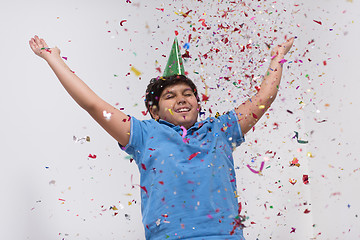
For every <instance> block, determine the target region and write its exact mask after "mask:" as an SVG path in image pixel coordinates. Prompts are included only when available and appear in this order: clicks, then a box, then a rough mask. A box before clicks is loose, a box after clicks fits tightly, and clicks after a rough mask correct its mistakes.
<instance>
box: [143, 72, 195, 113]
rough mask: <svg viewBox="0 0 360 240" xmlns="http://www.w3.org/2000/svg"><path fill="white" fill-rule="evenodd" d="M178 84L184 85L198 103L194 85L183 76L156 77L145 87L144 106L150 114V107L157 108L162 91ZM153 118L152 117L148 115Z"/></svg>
mask: <svg viewBox="0 0 360 240" xmlns="http://www.w3.org/2000/svg"><path fill="white" fill-rule="evenodd" d="M178 83H185V84H187V85H189V87H190V88H191V89H192V90H193V92H194V95H195V97H196V99H197V101H198V102H200V98H199V96H198V91H197V88H196V85H195V84H194V83H193V81H191V80H190V79H189V78H188V77H186V76H184V75H172V76H168V77H157V78H153V79H151V80H150V83H149V85H148V86H147V89H146V93H145V106H146V108H147V110H148V111H149V113H150V107H151V106H156V107H157V108H158V107H159V99H160V96H161V94H162V92H163V90H164V89H165V88H166V87H168V86H172V85H175V84H178ZM150 116H151V117H152V118H153V116H152V115H151V114H150Z"/></svg>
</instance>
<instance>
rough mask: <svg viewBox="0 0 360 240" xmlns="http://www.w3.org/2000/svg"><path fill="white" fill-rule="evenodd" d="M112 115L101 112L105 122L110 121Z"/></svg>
mask: <svg viewBox="0 0 360 240" xmlns="http://www.w3.org/2000/svg"><path fill="white" fill-rule="evenodd" d="M111 115H112V113H108V112H106V111H105V110H104V111H103V116H104V118H106V120H110V118H111Z"/></svg>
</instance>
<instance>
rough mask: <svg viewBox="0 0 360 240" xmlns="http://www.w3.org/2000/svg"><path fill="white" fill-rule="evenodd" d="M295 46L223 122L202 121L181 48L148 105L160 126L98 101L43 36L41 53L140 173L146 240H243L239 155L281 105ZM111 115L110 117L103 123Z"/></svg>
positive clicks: (281, 52) (280, 51)
mask: <svg viewBox="0 0 360 240" xmlns="http://www.w3.org/2000/svg"><path fill="white" fill-rule="evenodd" d="M293 41H294V39H293V38H292V39H289V40H288V41H286V42H285V43H283V44H282V45H279V46H276V47H275V48H274V50H273V51H272V54H271V55H272V60H271V62H270V67H269V70H268V72H267V73H266V74H265V76H264V80H263V82H262V84H261V89H260V90H259V92H258V93H257V94H256V95H255V96H254V97H253V98H251V99H249V100H247V101H246V102H244V103H243V104H241V105H240V106H239V107H237V108H235V109H233V110H231V111H229V112H227V113H226V114H223V115H221V116H219V117H209V118H207V119H205V120H204V121H200V122H198V121H197V117H198V114H199V113H200V109H201V106H200V100H199V97H198V91H197V89H196V86H195V85H194V83H193V82H192V81H191V80H190V79H188V78H187V77H186V76H184V74H183V72H184V70H183V66H182V61H181V57H179V55H180V54H179V52H178V45H177V42H176V41H175V42H174V44H173V49H172V52H173V51H175V54H170V56H174V55H175V56H176V59H175V60H174V61H173V59H169V62H168V65H167V67H166V69H165V74H164V76H163V77H158V78H154V79H152V80H151V82H150V84H149V85H148V88H147V90H146V99H145V105H146V107H147V109H148V110H149V112H150V114H151V117H152V118H153V119H150V120H143V121H140V120H138V119H136V118H135V117H133V116H132V117H131V118H129V116H127V115H126V114H124V113H123V112H122V111H120V110H118V109H116V108H114V107H112V106H111V105H110V104H108V103H106V102H105V101H104V100H102V99H101V98H99V97H98V96H97V95H96V94H95V93H94V92H93V91H92V90H91V89H90V88H89V87H88V86H87V85H86V84H85V83H84V82H83V81H82V80H81V79H80V78H78V77H77V76H76V75H75V74H74V73H73V72H72V71H71V70H70V69H69V68H68V66H67V65H66V64H65V63H64V61H63V60H62V59H61V57H60V50H59V49H58V48H51V49H50V48H48V46H47V44H46V43H45V41H44V40H43V39H39V38H38V37H37V36H35V37H34V38H32V39H31V40H30V46H31V48H32V50H33V51H34V53H35V54H36V55H38V56H40V57H42V58H44V59H45V60H46V61H47V62H48V64H49V65H50V67H51V68H52V69H53V71H54V73H55V74H56V76H57V77H58V79H59V80H60V82H61V84H62V85H63V86H64V88H65V89H66V90H67V91H68V93H69V94H70V95H71V96H72V97H73V99H74V100H75V101H76V102H77V103H78V104H79V105H80V106H81V107H82V108H84V109H85V110H86V111H87V112H88V113H89V114H90V115H91V116H92V117H93V118H94V119H95V120H96V121H97V122H98V123H99V124H100V125H101V126H102V127H103V128H104V129H105V130H106V131H107V132H108V133H109V134H110V135H111V136H112V137H113V138H114V139H116V140H117V142H118V143H119V145H120V147H121V149H123V150H124V151H126V152H127V153H128V154H130V155H131V156H132V157H133V158H134V159H135V161H136V163H137V165H138V168H139V171H140V176H141V180H140V187H141V210H142V217H143V224H144V228H145V235H146V239H195V240H200V239H229V240H230V239H244V237H243V231H242V228H241V227H239V226H240V225H239V215H238V214H239V212H238V202H237V193H236V192H237V187H236V178H235V171H234V161H233V156H232V152H233V151H234V149H235V148H236V147H238V146H240V144H241V143H242V142H244V140H245V139H244V135H245V134H246V133H247V132H248V131H249V130H250V129H251V128H252V127H253V126H254V125H255V123H256V122H257V121H258V120H259V118H260V117H261V116H262V115H263V114H264V113H265V112H266V110H267V109H268V108H269V107H270V105H271V103H272V102H273V101H274V99H275V97H276V94H277V90H278V85H279V84H280V79H281V74H282V64H283V63H284V60H283V58H284V56H285V55H286V53H287V52H288V51H289V50H290V48H291V46H292V44H293ZM104 113H107V114H108V113H111V115H110V117H108V116H107V117H104Z"/></svg>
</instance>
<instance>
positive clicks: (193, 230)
mask: <svg viewBox="0 0 360 240" xmlns="http://www.w3.org/2000/svg"><path fill="white" fill-rule="evenodd" d="M130 121H131V122H130V124H131V130H130V139H129V143H128V144H127V145H126V146H125V147H122V149H123V150H125V152H126V153H128V154H130V155H132V157H133V158H134V160H135V161H136V163H137V165H138V168H139V171H140V187H141V211H142V217H143V224H144V227H145V235H146V239H151V240H153V239H154V240H157V239H161V240H163V239H196V240H200V239H229V240H230V239H243V233H242V229H240V228H239V227H237V228H236V229H235V232H234V233H233V234H230V232H231V231H232V230H233V227H234V226H235V220H234V219H235V218H236V217H237V216H238V201H237V198H236V195H237V194H236V191H237V188H236V181H235V171H234V162H233V157H232V152H233V150H235V147H237V146H239V145H240V144H241V143H242V142H244V141H245V139H244V136H243V134H242V131H241V128H240V125H239V123H238V118H237V116H236V113H235V111H234V110H232V111H230V112H228V113H226V114H224V115H221V116H219V117H218V118H214V117H211V118H207V119H205V120H204V121H200V122H196V123H195V124H194V126H192V127H191V128H189V129H188V130H187V135H186V136H183V129H182V128H181V127H180V126H175V125H173V124H171V123H169V122H166V121H164V120H161V119H160V120H159V121H155V120H153V119H151V120H144V121H139V120H137V119H136V118H134V117H131V120H130ZM120 146H121V145H120Z"/></svg>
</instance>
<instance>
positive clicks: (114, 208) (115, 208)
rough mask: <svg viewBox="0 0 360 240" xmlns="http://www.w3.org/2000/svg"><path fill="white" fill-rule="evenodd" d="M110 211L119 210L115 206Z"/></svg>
mask: <svg viewBox="0 0 360 240" xmlns="http://www.w3.org/2000/svg"><path fill="white" fill-rule="evenodd" d="M111 209H112V210H114V211H116V210H119V209H117V207H115V206H113V207H112V208H111Z"/></svg>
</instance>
